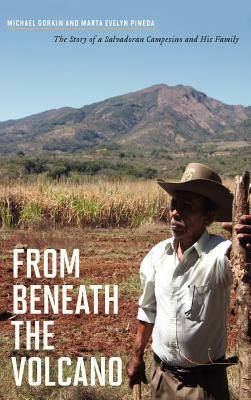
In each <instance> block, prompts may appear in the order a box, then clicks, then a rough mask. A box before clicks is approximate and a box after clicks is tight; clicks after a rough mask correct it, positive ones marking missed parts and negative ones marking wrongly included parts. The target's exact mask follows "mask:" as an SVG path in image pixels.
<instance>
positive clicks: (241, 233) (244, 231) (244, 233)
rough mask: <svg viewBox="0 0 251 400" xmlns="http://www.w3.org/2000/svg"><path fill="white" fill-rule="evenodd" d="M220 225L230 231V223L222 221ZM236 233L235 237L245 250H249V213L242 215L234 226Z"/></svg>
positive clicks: (250, 240)
mask: <svg viewBox="0 0 251 400" xmlns="http://www.w3.org/2000/svg"><path fill="white" fill-rule="evenodd" d="M222 227H223V228H224V229H225V230H227V231H228V232H232V223H231V222H223V224H222ZM234 229H235V231H236V233H237V239H239V241H240V244H241V245H242V246H243V247H245V248H246V249H247V250H249V251H250V250H251V215H242V216H241V218H240V223H239V224H236V225H235V226H234Z"/></svg>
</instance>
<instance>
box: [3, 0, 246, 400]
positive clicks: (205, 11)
mask: <svg viewBox="0 0 251 400" xmlns="http://www.w3.org/2000/svg"><path fill="white" fill-rule="evenodd" d="M1 8H2V13H1V54H2V58H1V107H0V121H1V122H0V147H1V148H0V185H1V193H0V213H1V214H0V218H1V231H0V235H1V254H0V257H1V258H0V263H1V270H0V279H1V281H0V285H1V299H0V306H1V309H0V326H1V334H0V340H1V361H0V377H1V385H0V386H1V387H0V398H1V399H4V400H21V399H29V400H32V399H34V400H35V399H36V400H37V399H41V400H45V399H48V400H49V399H58V400H59V399H67V400H74V399H76V400H77V399H86V400H88V399H100V400H102V399H109V400H110V399H125V400H126V399H130V398H132V392H131V389H129V387H128V383H127V378H126V374H125V366H126V362H127V360H128V358H129V354H130V351H131V349H132V346H133V342H134V338H135V333H136V326H137V321H136V314H137V303H138V298H139V295H140V292H141V289H140V282H139V276H138V271H139V265H140V261H141V260H142V258H143V256H144V255H145V254H146V253H147V252H148V251H149V249H150V248H151V247H152V246H153V245H154V244H155V243H157V242H159V241H160V240H163V239H164V238H167V237H168V236H169V235H170V232H169V228H168V225H167V203H168V201H167V197H166V195H165V194H164V193H162V192H161V191H160V189H158V188H157V185H156V179H157V178H158V177H168V178H170V179H178V178H180V176H181V173H182V171H183V169H184V166H185V165H186V164H187V163H188V162H190V161H199V162H203V163H206V164H208V165H210V166H212V167H214V168H215V169H216V170H217V171H218V172H219V173H220V174H222V176H224V177H225V179H229V178H230V179H231V178H232V177H233V176H234V175H235V174H236V173H240V172H242V171H243V170H244V169H248V168H249V157H250V118H251V109H250V107H249V106H250V90H249V86H250V70H251V65H250V64H251V60H250V39H251V38H250V11H251V8H250V4H249V2H248V1H246V0H240V1H239V2H238V4H237V3H236V2H233V1H222V2H220V3H219V2H216V1H215V0H212V1H211V2H210V3H209V2H208V3H205V2H199V1H197V0H192V1H190V2H186V1H180V2H177V3H174V2H169V1H168V2H167V1H162V0H161V1H160V0H157V1H155V2H154V3H153V2H148V1H147V2H143V1H138V2H135V1H131V0H128V1H127V2H125V3H121V2H115V1H113V0H110V1H107V2H105V3H104V2H102V1H96V0H94V1H93V2H83V1H81V0H75V1H74V2H63V1H62V0H61V1H59V0H53V1H48V0H44V1H43V2H34V1H30V0H23V1H22V2H20V1H17V0H10V1H9V2H4V4H2V7H1ZM227 184H228V185H229V186H230V187H231V185H232V181H231V180H228V181H227ZM218 229H220V228H219V227H218ZM229 340H230V344H231V345H233V346H234V341H235V338H234V332H232V333H231V332H230V336H229ZM231 341H232V342H233V343H232V342H231ZM147 352H148V358H147V368H149V364H150V361H151V349H150V345H149V347H148V350H147ZM143 395H144V399H150V388H149V385H146V386H144V388H143Z"/></svg>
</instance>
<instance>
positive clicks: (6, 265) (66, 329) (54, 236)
mask: <svg viewBox="0 0 251 400" xmlns="http://www.w3.org/2000/svg"><path fill="white" fill-rule="evenodd" d="M212 229H213V231H214V232H217V233H219V231H220V229H221V228H220V225H219V224H217V225H214V226H213V228H212ZM0 235H1V253H0V260H1V272H0V282H1V293H2V296H1V300H0V310H1V316H2V318H1V319H2V320H1V322H0V326H1V336H0V340H1V360H2V361H1V365H0V376H1V381H2V382H4V383H3V384H2V385H1V388H0V399H4V400H21V399H27V400H32V399H34V400H35V399H36V400H37V399H41V400H46V399H67V400H75V399H76V400H78V399H79V400H80V399H82V400H91V399H100V400H102V399H117V400H118V399H120V400H122V399H123V400H127V399H128V400H129V399H131V398H132V394H131V392H130V390H129V389H128V387H127V381H126V377H125V373H124V372H123V374H124V375H123V384H122V385H121V386H119V387H112V388H111V387H110V386H109V385H108V386H105V387H98V386H95V388H90V387H87V388H79V387H77V388H60V387H56V388H51V387H43V386H38V387H30V386H28V385H27V383H26V384H24V385H22V386H21V387H20V388H16V387H15V384H14V382H13V378H12V372H11V364H10V357H11V356H12V355H13V354H15V355H18V356H28V357H29V356H31V355H34V351H32V350H31V351H29V352H28V351H27V350H26V349H25V347H24V336H23V335H22V339H21V342H22V343H23V345H22V346H21V348H20V350H19V351H14V341H13V327H12V326H11V324H10V320H6V318H4V315H5V314H4V313H6V312H12V285H13V282H15V283H17V279H15V280H13V272H12V251H13V248H14V247H15V246H16V245H17V246H18V247H19V246H20V244H25V245H27V246H28V247H29V248H37V249H40V250H43V249H45V248H55V249H60V248H66V249H67V251H68V252H69V253H70V252H71V251H72V249H74V248H79V249H80V278H79V279H76V278H73V277H71V276H69V277H67V278H66V279H64V280H62V278H55V279H53V280H52V279H48V278H47V279H46V278H43V279H41V280H40V281H39V282H38V280H36V279H32V280H31V279H28V278H27V277H26V276H25V272H24V271H22V272H21V276H20V277H19V278H18V283H19V284H21V283H23V284H24V285H26V286H29V285H30V284H38V283H39V284H41V285H45V284H49V285H55V284H58V285H60V284H62V283H64V284H71V285H73V286H74V287H76V288H77V287H78V286H79V285H80V284H85V285H91V284H100V285H104V284H110V285H112V284H117V285H118V287H119V312H118V314H117V315H113V314H109V315H105V313H104V312H100V313H99V314H98V315H93V314H90V315H86V314H80V315H62V314H60V313H59V314H58V315H46V316H45V318H46V319H53V320H54V323H55V326H54V332H55V336H54V338H53V339H52V344H53V345H54V346H55V349H54V350H53V351H50V352H49V353H50V354H49V355H50V357H53V358H54V359H57V358H58V357H61V356H69V357H71V358H72V359H74V358H75V357H78V356H84V357H85V359H88V358H89V357H91V356H94V355H95V356H96V357H99V356H107V357H111V356H119V357H122V359H123V370H124V368H125V364H126V359H127V358H128V355H129V353H130V350H131V347H132V343H133V340H134V335H135V332H136V320H135V316H136V312H137V301H138V296H139V294H140V284H139V277H138V269H139V264H140V261H141V260H142V257H143V256H144V255H145V254H146V253H147V252H148V250H149V249H150V248H151V247H152V246H153V245H154V244H155V243H157V242H159V241H160V240H162V239H164V238H166V237H168V236H169V230H168V226H167V225H166V224H145V225H142V226H141V227H139V228H135V229H131V228H126V229H122V228H121V229H64V230H49V229H47V230H40V231H35V230H34V231H33V230H2V231H1V233H0ZM73 298H74V296H73ZM89 299H90V300H89V306H90V310H92V306H93V299H92V297H90V298H89ZM99 305H100V309H101V310H102V306H103V300H102V297H101V299H100V302H99ZM20 317H21V316H20ZM22 318H23V319H33V320H34V319H36V320H42V319H44V316H43V315H42V314H41V315H36V316H34V315H30V314H29V312H28V313H27V314H26V315H25V316H24V317H22ZM229 342H230V347H231V349H230V350H231V351H233V350H234V346H235V326H234V323H233V316H231V331H230V332H229ZM35 353H37V352H35ZM147 353H148V356H147V360H148V361H147V362H148V363H150V358H151V350H150V346H148V350H147ZM42 356H44V352H41V357H42ZM234 368H235V367H234ZM234 368H232V369H234ZM231 373H232V371H231ZM235 379H236V378H235V377H234V380H235ZM144 399H145V400H148V399H150V397H149V386H146V385H144Z"/></svg>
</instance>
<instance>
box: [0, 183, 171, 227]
mask: <svg viewBox="0 0 251 400" xmlns="http://www.w3.org/2000/svg"><path fill="white" fill-rule="evenodd" d="M167 203H168V196H167V195H166V194H165V193H164V192H163V191H161V189H159V188H158V187H157V184H156V182H154V181H128V180H127V181H125V180H124V181H115V182H109V181H105V180H102V179H92V180H89V181H87V182H86V183H84V184H80V185H79V184H72V183H68V184H67V183H57V184H49V183H26V184H22V183H17V184H14V185H9V186H7V185H0V217H1V225H2V227H9V228H10V227H25V228H27V227H34V226H35V227H39V226H41V227H44V226H51V227H66V226H72V227H136V226H139V225H140V224H142V223H144V222H148V221H150V220H155V219H157V220H159V219H165V215H166V210H167Z"/></svg>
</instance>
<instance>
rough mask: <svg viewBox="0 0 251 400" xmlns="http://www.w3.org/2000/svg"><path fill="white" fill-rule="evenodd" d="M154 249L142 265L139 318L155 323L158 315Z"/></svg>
mask: <svg viewBox="0 0 251 400" xmlns="http://www.w3.org/2000/svg"><path fill="white" fill-rule="evenodd" d="M152 253H153V252H152V250H151V251H150V252H149V253H148V254H147V255H146V257H145V258H144V259H143V261H142V263H141V266H140V280H141V287H142V289H143V293H142V295H141V297H140V299H139V308H138V316H137V318H138V319H139V320H140V321H144V322H149V323H152V324H154V321H155V317H156V298H155V282H154V281H155V268H154V263H153V254H152Z"/></svg>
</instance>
